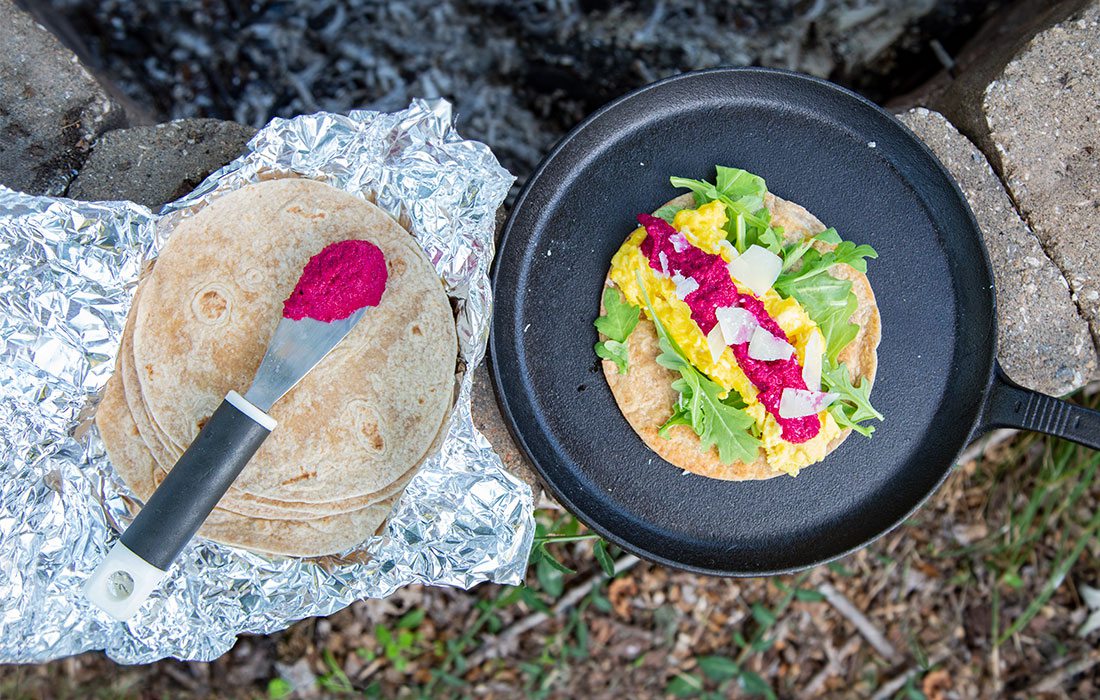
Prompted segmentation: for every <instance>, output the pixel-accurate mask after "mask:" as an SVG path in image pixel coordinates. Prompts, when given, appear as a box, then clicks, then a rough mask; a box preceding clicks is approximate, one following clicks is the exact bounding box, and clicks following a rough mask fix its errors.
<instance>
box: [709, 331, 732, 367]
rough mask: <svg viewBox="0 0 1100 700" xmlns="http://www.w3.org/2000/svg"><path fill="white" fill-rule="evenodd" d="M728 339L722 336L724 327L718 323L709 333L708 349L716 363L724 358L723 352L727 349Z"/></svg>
mask: <svg viewBox="0 0 1100 700" xmlns="http://www.w3.org/2000/svg"><path fill="white" fill-rule="evenodd" d="M726 347H727V345H726V339H725V338H723V337H722V327H721V326H720V325H718V324H717V323H716V324H714V328H711V329H710V333H707V349H709V350H710V359H711V360H713V361H714V362H715V363H717V362H718V360H720V359H722V353H724V352H725V351H726Z"/></svg>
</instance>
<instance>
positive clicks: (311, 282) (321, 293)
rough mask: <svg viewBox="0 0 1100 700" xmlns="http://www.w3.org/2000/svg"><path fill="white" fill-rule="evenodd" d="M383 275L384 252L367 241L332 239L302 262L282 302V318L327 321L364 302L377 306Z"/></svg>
mask: <svg viewBox="0 0 1100 700" xmlns="http://www.w3.org/2000/svg"><path fill="white" fill-rule="evenodd" d="M386 276H387V271H386V256H385V255H383V254H382V251H381V249H379V247H378V246H376V245H374V244H373V243H371V242H370V241H360V240H348V241H339V242H337V243H332V244H330V245H328V246H326V247H325V248H324V250H322V251H321V252H320V253H318V254H316V255H314V256H313V257H312V258H310V259H309V262H308V263H306V266H305V269H304V270H302V276H301V277H299V278H298V284H297V285H295V286H294V291H293V292H291V293H290V296H289V297H287V299H286V301H284V302H283V318H289V319H293V320H295V321H299V320H301V319H303V318H312V319H315V320H317V321H323V322H325V323H331V322H332V321H339V320H341V319H345V318H347V317H348V316H351V315H352V314H353V313H355V312H356V311H358V310H359V309H362V308H363V307H365V306H378V302H379V301H381V300H382V293H383V292H384V291H386Z"/></svg>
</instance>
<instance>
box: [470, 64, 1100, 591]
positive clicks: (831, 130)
mask: <svg viewBox="0 0 1100 700" xmlns="http://www.w3.org/2000/svg"><path fill="white" fill-rule="evenodd" d="M715 164H721V165H728V166H734V167H740V168H744V169H746V170H749V171H751V172H754V173H757V174H759V175H761V176H763V177H764V178H765V179H766V180H767V182H768V185H769V189H771V190H772V191H773V192H775V193H776V194H777V195H779V196H781V197H784V198H786V199H789V200H792V201H794V202H797V203H798V204H801V205H803V206H805V207H806V208H807V209H809V210H810V211H811V212H813V213H814V214H816V215H817V217H818V218H820V219H821V220H822V221H824V222H826V224H827V225H830V226H835V227H836V229H837V230H838V231H840V233H841V235H842V236H843V237H844V238H846V239H848V240H852V241H855V242H857V243H870V244H871V245H873V246H874V247H875V248H876V249H877V250H878V252H879V259H878V260H872V261H870V269H869V276H870V280H871V284H872V286H873V287H874V290H875V295H876V297H877V298H878V303H879V309H880V311H881V313H882V329H883V333H882V344H881V345H880V346H879V351H878V356H879V367H878V376H877V380H876V382H875V387H874V391H873V393H872V399H873V400H874V403H875V406H876V407H877V408H878V409H879V410H880V411H882V412H883V413H884V414H885V415H886V420H885V422H884V423H882V424H881V425H880V426H879V428H878V430H877V432H876V433H875V435H874V437H873V438H872V439H871V440H867V439H865V438H863V437H860V436H859V435H853V436H851V437H849V438H848V440H847V441H846V442H845V443H844V444H843V445H842V446H841V447H840V449H838V450H837V451H836V452H834V453H833V454H832V455H830V456H829V457H828V458H827V459H826V460H825V461H824V462H823V463H821V464H818V465H816V466H814V467H812V468H810V469H807V470H805V471H804V472H803V473H802V474H801V475H800V476H799V477H798V478H787V477H783V478H776V479H771V480H768V481H762V482H743V483H729V482H722V481H716V480H712V479H706V478H702V477H699V476H694V475H686V476H685V475H683V474H682V473H681V471H680V470H679V469H676V468H674V467H672V466H671V465H669V464H668V463H666V462H665V461H664V460H662V459H661V458H660V457H658V456H657V455H656V454H655V453H653V452H652V451H650V450H649V449H648V448H647V447H646V446H645V444H644V443H642V441H641V440H640V439H639V438H638V437H637V436H636V435H635V433H634V431H633V430H631V428H630V426H629V425H628V424H627V422H626V420H625V419H624V418H623V417H622V414H621V413H620V412H619V409H618V407H617V406H616V404H615V401H614V399H613V398H612V396H611V391H610V389H608V386H607V382H606V381H605V380H604V377H603V374H602V372H601V371H600V367H599V364H598V362H597V360H596V356H595V354H594V353H593V351H592V345H593V344H594V343H595V342H596V340H597V337H596V331H595V329H594V328H593V326H592V320H593V319H594V318H595V317H596V316H597V315H598V314H599V297H600V292H601V288H602V286H603V283H604V277H605V275H606V274H607V268H608V265H609V261H610V259H611V256H612V254H613V253H614V252H615V250H616V249H618V247H619V245H620V244H622V242H623V239H624V238H625V237H626V235H627V234H628V233H629V232H630V231H631V230H633V229H634V228H635V227H636V226H637V224H636V223H635V219H634V217H635V215H636V214H638V213H639V212H649V211H652V210H653V209H655V208H656V207H657V206H659V205H661V204H663V203H664V202H665V201H667V200H669V199H671V198H672V197H673V196H675V195H677V194H681V193H682V190H676V189H673V188H672V187H671V186H670V185H669V184H668V178H669V176H670V175H680V176H684V177H693V178H707V179H713V176H714V166H715ZM494 286H495V291H496V314H495V318H494V321H493V335H492V367H493V371H494V375H495V377H494V380H495V385H496V388H497V396H498V399H499V401H500V405H501V409H502V411H503V413H504V415H505V417H506V420H507V422H508V423H509V424H510V427H511V429H512V431H513V433H514V436H515V438H516V439H517V441H518V442H519V444H520V445H521V446H522V448H523V450H524V451H525V452H526V453H527V455H528V456H529V457H530V458H531V460H532V461H533V462H534V464H535V466H536V467H537V468H538V470H539V472H540V473H541V474H542V477H543V478H544V479H545V481H546V483H547V484H548V485H549V487H550V489H551V490H552V491H553V493H554V495H555V496H556V497H557V498H558V499H559V500H560V501H561V503H562V504H564V505H565V506H566V507H567V508H568V509H569V510H571V511H572V512H573V513H575V514H576V515H577V516H578V517H579V518H580V519H581V520H582V521H583V522H584V523H585V524H587V525H588V526H590V527H591V528H592V529H593V530H595V531H596V532H599V533H600V534H601V535H603V536H604V537H606V538H607V539H609V540H611V541H612V542H615V543H617V544H619V545H620V546H621V547H623V549H625V550H627V551H630V552H634V553H636V554H638V555H640V556H642V557H644V558H646V559H650V560H652V561H656V562H660V563H663V564H667V565H670V566H674V567H677V568H681V569H687V570H689V571H696V572H699V573H707V574H718V575H735V576H758V575H768V574H778V573H783V572H789V571H792V570H796V569H801V568H804V567H808V566H812V565H815V564H819V563H822V562H825V561H827V560H830V559H834V558H836V557H839V556H841V555H843V554H845V553H847V552H850V551H852V550H854V549H857V548H859V547H862V546H863V545H865V544H867V543H868V542H870V541H872V540H873V539H875V538H876V537H878V536H880V535H882V534H883V533H885V532H887V531H888V530H890V529H891V528H893V527H894V526H896V525H897V524H899V523H900V522H901V521H902V520H903V519H905V518H906V517H907V516H908V515H909V514H910V513H912V512H913V511H914V510H915V509H916V508H917V507H918V506H919V505H920V504H921V503H922V502H923V501H924V500H925V499H926V498H928V496H929V495H930V494H931V493H932V491H933V490H935V489H936V487H937V486H938V485H939V484H940V483H941V482H942V481H943V480H944V478H945V476H946V475H947V473H948V471H949V470H950V469H951V466H952V464H953V463H954V461H955V458H956V456H957V455H958V453H959V451H960V450H962V448H963V447H964V446H965V445H966V444H967V443H968V442H970V441H971V440H973V439H974V438H975V437H976V436H978V435H979V434H981V433H984V432H986V431H988V430H990V429H991V428H995V427H1017V428H1025V429H1028V430H1037V431H1040V432H1045V433H1050V434H1052V435H1058V436H1061V437H1065V438H1069V439H1071V440H1075V441H1077V442H1080V443H1082V444H1085V445H1088V446H1090V447H1093V448H1100V412H1095V411H1090V410H1088V409H1084V408H1081V407H1078V406H1074V405H1072V404H1069V403H1066V402H1063V401H1060V400H1057V399H1054V398H1051V397H1049V396H1045V395H1042V394H1038V393H1035V392H1033V391H1029V390H1026V389H1022V388H1020V387H1018V386H1016V385H1015V384H1013V383H1011V382H1010V381H1009V380H1008V379H1007V378H1006V377H1005V375H1004V374H1003V373H1002V371H1001V370H1000V368H999V367H998V365H997V363H996V360H995V358H996V336H997V333H996V314H995V307H994V298H993V278H992V274H991V272H990V266H989V260H988V257H987V255H986V251H985V248H984V247H983V244H982V239H981V233H980V231H979V229H978V225H977V223H976V222H975V221H974V216H973V214H971V212H970V209H969V207H968V205H967V203H966V200H965V199H964V198H963V195H962V194H961V192H960V191H959V189H958V187H957V186H956V185H955V183H954V181H953V180H952V179H951V177H950V175H948V173H947V172H946V171H945V170H944V168H943V166H942V165H941V164H940V163H939V161H937V160H936V158H935V157H934V156H933V155H932V153H931V152H930V151H929V150H928V149H927V148H926V147H925V146H924V145H923V144H922V143H921V142H920V141H919V140H918V139H917V138H916V137H915V136H914V135H913V134H912V133H911V132H910V131H909V130H908V129H906V128H905V127H904V126H902V125H901V123H900V122H898V121H897V120H895V119H894V118H893V117H892V116H890V115H889V114H887V113H885V112H883V111H882V110H880V109H879V108H878V107H876V106H875V105H873V104H871V103H870V102H868V101H866V100H864V99H863V98H861V97H859V96H858V95H856V94H854V93H852V92H849V91H847V90H844V89H842V88H840V87H837V86H836V85H833V84H831V83H828V82H825V81H822V80H818V79H816V78H811V77H807V76H804V75H797V74H792V73H787V72H780V71H774V70H764V69H716V70H709V71H702V72H697V73H687V74H684V75H679V76H676V77H673V78H669V79H667V80H663V81H661V82H658V83H654V84H653V85H649V86H647V87H644V88H642V89H640V90H638V91H636V92H633V93H631V94H629V95H626V96H625V97H622V98H620V99H618V100H616V101H614V102H612V103H611V104H609V105H607V106H606V107H604V108H602V109H601V110H600V111H598V112H596V113H595V114H593V115H592V116H591V117H589V118H588V119H586V120H585V121H584V122H583V123H581V124H580V125H579V126H578V127H577V128H576V129H574V130H573V131H572V132H571V133H570V134H569V135H568V136H566V137H565V138H564V139H562V141H561V142H560V143H559V144H558V145H557V146H556V147H555V148H554V150H553V152H551V153H550V155H549V156H547V157H546V159H545V160H544V161H543V162H542V164H541V165H540V166H539V168H538V169H537V170H536V172H535V174H534V175H533V176H532V177H531V179H530V180H529V181H528V182H527V186H526V187H525V188H524V189H523V192H522V193H521V194H520V197H519V200H518V201H517V202H516V205H515V208H514V209H513V211H512V214H511V217H510V218H509V219H508V223H507V225H506V226H505V229H504V239H503V243H502V249H501V251H500V255H499V257H498V258H497V266H496V270H495V273H494Z"/></svg>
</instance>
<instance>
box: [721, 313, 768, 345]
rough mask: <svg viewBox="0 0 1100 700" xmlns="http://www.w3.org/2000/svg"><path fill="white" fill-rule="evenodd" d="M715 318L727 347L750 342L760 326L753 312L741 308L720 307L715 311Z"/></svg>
mask: <svg viewBox="0 0 1100 700" xmlns="http://www.w3.org/2000/svg"><path fill="white" fill-rule="evenodd" d="M714 317H715V318H717V319H718V325H719V327H721V329H722V336H723V337H724V338H725V340H726V345H740V344H741V343H747V342H749V341H750V340H752V334H753V331H755V330H756V329H757V327H759V325H760V324H759V323H757V322H756V317H755V316H753V315H752V312H751V311H749V310H748V309H742V308H741V307H739V306H719V307H718V308H717V309H715V310H714Z"/></svg>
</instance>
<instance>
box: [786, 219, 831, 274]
mask: <svg viewBox="0 0 1100 700" xmlns="http://www.w3.org/2000/svg"><path fill="white" fill-rule="evenodd" d="M814 241H824V242H825V243H832V244H834V245H836V244H838V243H840V234H839V233H837V232H836V229H835V228H827V229H825V230H824V231H822V232H821V233H819V234H817V235H815V236H811V237H809V238H807V239H806V240H804V241H802V242H801V243H792V244H791V245H789V246H787V247H786V248H784V249H783V253H782V256H783V270H782V271H783V272H786V271H787V270H789V269H791V268H792V267H794V264H795V263H796V262H798V261H799V260H801V259H802V256H803V255H805V254H806V251H808V250H810V248H812V247H813V244H814Z"/></svg>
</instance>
